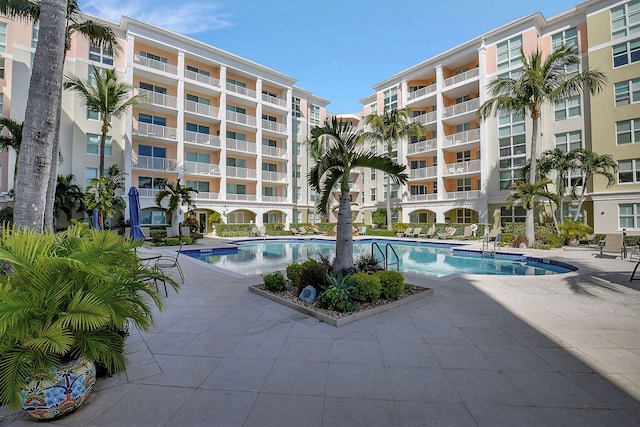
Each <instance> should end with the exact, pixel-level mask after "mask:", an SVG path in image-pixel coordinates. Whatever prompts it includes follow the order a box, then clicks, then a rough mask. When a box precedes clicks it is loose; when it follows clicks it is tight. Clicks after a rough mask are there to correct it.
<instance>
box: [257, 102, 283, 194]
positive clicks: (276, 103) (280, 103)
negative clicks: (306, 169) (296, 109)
mask: <svg viewBox="0 0 640 427" xmlns="http://www.w3.org/2000/svg"><path fill="white" fill-rule="evenodd" d="M262 100H263V101H264V102H267V103H269V104H273V105H278V106H280V107H286V106H287V101H285V100H284V99H280V98H276V97H275V96H272V95H268V94H266V93H263V94H262ZM263 197H264V196H263Z"/></svg>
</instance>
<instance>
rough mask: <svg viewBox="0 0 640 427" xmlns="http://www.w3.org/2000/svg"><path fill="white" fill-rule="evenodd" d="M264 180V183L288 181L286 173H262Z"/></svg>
mask: <svg viewBox="0 0 640 427" xmlns="http://www.w3.org/2000/svg"><path fill="white" fill-rule="evenodd" d="M262 179H263V180H264V181H271V182H282V181H286V179H287V174H286V173H284V172H272V171H262Z"/></svg>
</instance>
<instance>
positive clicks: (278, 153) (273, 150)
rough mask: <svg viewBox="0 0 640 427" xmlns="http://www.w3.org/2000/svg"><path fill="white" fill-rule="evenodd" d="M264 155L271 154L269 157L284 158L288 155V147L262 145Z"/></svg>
mask: <svg viewBox="0 0 640 427" xmlns="http://www.w3.org/2000/svg"><path fill="white" fill-rule="evenodd" d="M262 155H263V156H269V157H278V158H282V157H286V156H287V149H286V148H279V147H271V146H269V145H262Z"/></svg>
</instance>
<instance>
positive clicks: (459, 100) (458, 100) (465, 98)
mask: <svg viewBox="0 0 640 427" xmlns="http://www.w3.org/2000/svg"><path fill="white" fill-rule="evenodd" d="M470 99H471V95H464V96H459V97H457V98H456V104H462V103H463V102H467V101H469V100H470Z"/></svg>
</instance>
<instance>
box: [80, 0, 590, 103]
mask: <svg viewBox="0 0 640 427" xmlns="http://www.w3.org/2000/svg"><path fill="white" fill-rule="evenodd" d="M579 3H581V2H580V1H578V0H538V1H535V2H533V1H522V0H520V1H513V0H489V1H486V0H485V1H478V0H475V1H472V0H457V1H451V0H449V1H442V2H435V1H433V0H405V1H403V2H399V1H388V0H214V1H211V0H205V1H202V0H184V1H177V2H176V1H174V0H153V1H152V0H136V1H131V0H110V1H104V0H80V1H79V5H80V8H81V9H82V10H83V11H85V12H87V13H90V14H93V15H96V16H101V17H104V18H108V19H112V20H115V21H119V20H120V16H121V15H127V16H130V17H132V18H137V19H140V20H143V21H145V22H150V23H152V24H155V25H158V26H161V27H165V28H169V29H172V30H174V31H176V32H178V33H181V34H185V35H188V36H189V37H192V38H194V39H197V40H201V41H203V42H205V43H208V44H210V45H213V46H215V47H218V48H220V49H223V50H226V51H229V52H231V53H234V54H236V55H239V56H242V57H244V58H247V59H249V60H251V61H254V62H257V63H259V64H262V65H264V66H267V67H269V68H272V69H274V70H276V71H279V72H281V73H284V74H287V75H289V76H291V77H293V78H295V79H297V80H298V82H297V83H296V84H297V86H299V87H301V88H303V89H305V90H308V91H310V92H312V93H314V94H316V95H318V96H320V97H322V98H325V99H327V100H329V101H331V104H330V105H329V106H328V109H329V111H331V112H334V113H354V112H358V111H360V110H361V109H362V105H361V104H360V102H359V100H360V99H362V98H364V97H366V96H368V95H370V94H372V93H373V90H372V89H371V86H373V85H374V84H376V83H378V82H380V81H382V80H384V79H386V78H388V77H390V76H392V75H394V74H396V73H398V72H400V71H402V70H404V69H406V68H408V67H410V66H412V65H415V64H417V63H418V62H421V61H423V60H425V59H427V58H429V57H431V56H433V55H436V54H438V53H440V52H443V51H445V50H447V49H450V48H452V47H454V46H456V45H458V44H460V43H463V42H465V41H466V40H469V39H471V38H474V37H476V36H478V35H480V34H483V33H485V32H487V31H489V30H492V29H494V28H496V27H499V26H501V25H504V24H506V23H508V22H510V21H512V20H514V19H518V18H520V17H523V16H526V15H529V14H531V13H534V12H538V11H540V12H542V13H543V15H544V16H545V17H547V18H549V17H551V16H553V15H555V14H557V13H560V12H563V11H565V10H568V9H570V8H572V7H574V6H575V5H577V4H579Z"/></svg>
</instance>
